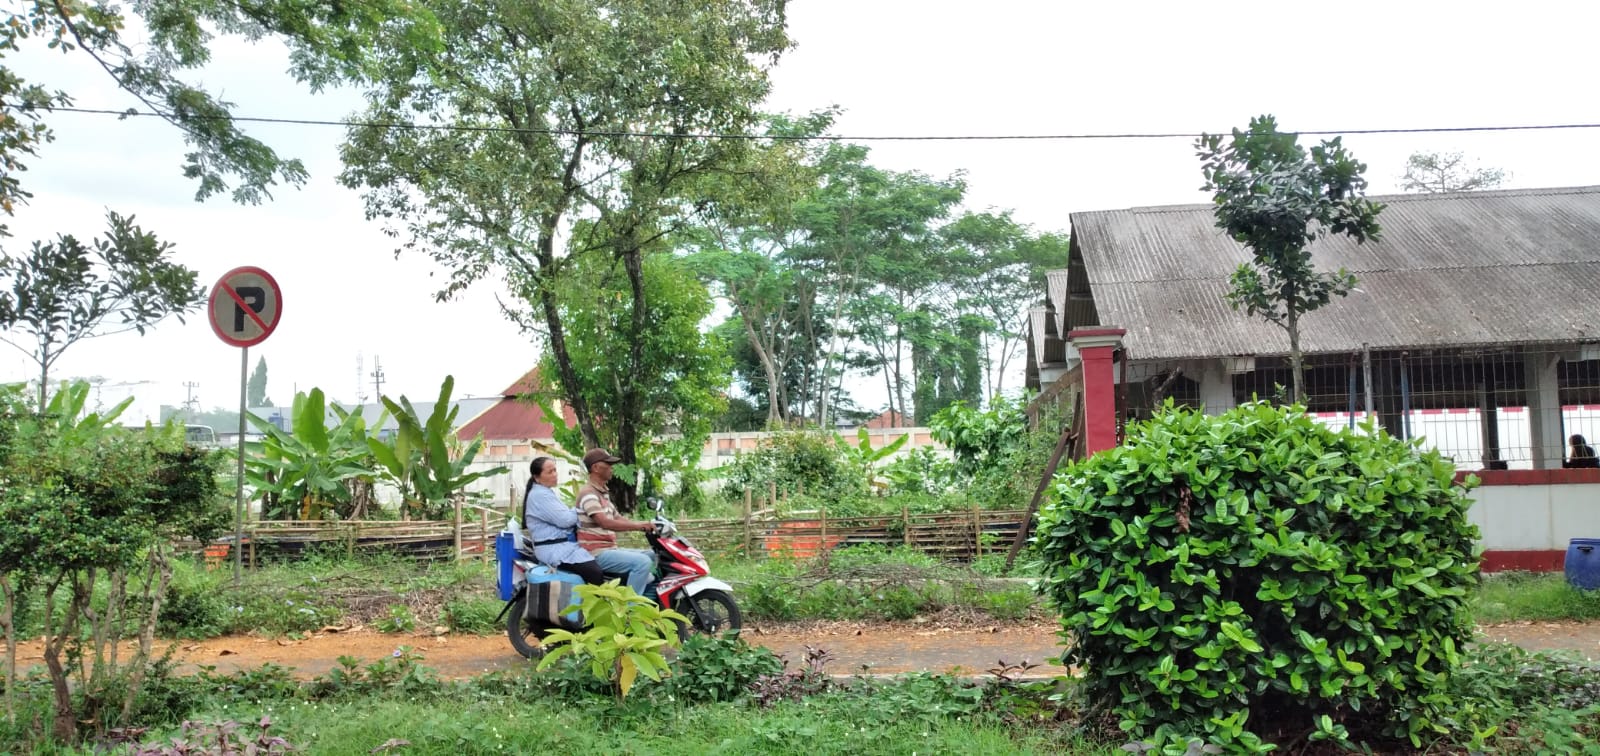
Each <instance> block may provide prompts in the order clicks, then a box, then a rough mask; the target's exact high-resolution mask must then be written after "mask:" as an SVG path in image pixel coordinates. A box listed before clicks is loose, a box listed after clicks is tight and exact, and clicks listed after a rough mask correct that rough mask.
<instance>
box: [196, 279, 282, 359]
mask: <svg viewBox="0 0 1600 756" xmlns="http://www.w3.org/2000/svg"><path fill="white" fill-rule="evenodd" d="M207 311H208V312H209V313H210V315H211V330H212V331H215V332H216V334H217V338H219V339H222V340H223V341H224V342H226V343H228V344H230V345H232V346H236V347H247V346H254V345H256V344H260V343H261V342H263V341H266V339H267V337H268V336H271V335H272V331H273V329H275V328H277V327H278V320H279V319H280V318H282V317H283V291H282V290H280V289H279V288H278V282H277V281H276V280H274V279H273V278H272V274H270V273H268V272H266V271H264V270H262V269H260V268H257V267H255V266H254V265H246V266H243V267H239V268H234V269H233V270H230V271H228V272H227V273H224V274H222V278H220V279H217V285H216V286H213V287H211V302H210V305H209V306H208V307H207Z"/></svg>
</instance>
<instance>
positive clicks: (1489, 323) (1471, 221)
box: [1049, 187, 1600, 360]
mask: <svg viewBox="0 0 1600 756" xmlns="http://www.w3.org/2000/svg"><path fill="white" fill-rule="evenodd" d="M1373 199H1376V200H1378V201H1381V202H1383V203H1385V204H1386V205H1387V207H1386V208H1385V209H1384V210H1383V212H1382V214H1380V215H1379V216H1378V223H1379V224H1380V225H1381V226H1382V228H1383V233H1382V240H1381V241H1377V242H1368V243H1366V244H1360V245H1358V244H1356V243H1354V242H1352V241H1350V240H1348V239H1347V238H1345V237H1342V236H1334V237H1329V238H1325V239H1322V240H1319V241H1318V242H1316V243H1315V244H1314V245H1313V246H1312V252H1313V256H1314V260H1315V264H1316V266H1317V268H1318V269H1319V270H1324V271H1328V270H1336V269H1338V268H1340V267H1344V268H1346V269H1348V270H1349V271H1350V272H1352V273H1354V274H1355V275H1356V277H1357V279H1359V283H1358V284H1357V287H1358V288H1359V289H1360V291H1358V292H1352V293H1351V294H1350V295H1349V296H1347V297H1344V298H1336V299H1334V300H1333V302H1332V303H1330V304H1328V305H1327V306H1325V307H1323V308H1322V309H1320V310H1317V311H1316V312H1315V313H1313V314H1311V315H1310V316H1308V317H1307V318H1306V319H1305V320H1304V321H1302V324H1301V341H1302V349H1303V350H1304V352H1305V353H1306V354H1318V353H1324V354H1326V353H1340V352H1355V351H1359V350H1360V349H1361V348H1362V345H1363V344H1366V345H1369V346H1371V347H1372V348H1373V349H1451V348H1471V347H1481V346H1500V345H1517V344H1552V343H1572V342H1589V341H1600V294H1597V292H1600V187H1571V188H1558V189H1528V190H1515V191H1492V192H1461V193H1454V194H1424V195H1398V196H1385V197H1374V198H1373ZM1212 211H1213V206H1212V205H1177V206H1169V207H1144V208H1133V209H1129V210H1113V211H1104V212H1084V213H1073V214H1072V215H1071V219H1072V248H1071V250H1072V251H1071V260H1070V263H1069V268H1068V270H1067V271H1058V272H1056V273H1054V274H1052V275H1051V276H1050V281H1049V283H1050V286H1049V289H1050V292H1049V294H1050V297H1049V299H1050V303H1051V306H1052V310H1053V313H1052V314H1053V315H1054V317H1055V319H1056V322H1054V323H1051V325H1052V326H1055V328H1054V329H1052V330H1054V331H1055V334H1052V335H1056V334H1059V335H1061V336H1064V335H1065V334H1066V332H1067V331H1069V330H1071V329H1074V328H1084V327H1089V326H1094V325H1104V326H1109V327H1118V328H1125V329H1127V335H1126V336H1125V337H1124V341H1123V343H1124V344H1125V345H1126V347H1127V350H1128V354H1129V357H1130V358H1131V359H1135V360H1152V359H1186V358H1208V357H1222V356H1245V355H1281V354H1286V353H1287V352H1288V341H1287V339H1286V338H1285V336H1284V333H1283V331H1282V330H1281V329H1279V328H1278V327H1276V326H1274V325H1272V324H1270V323H1267V322H1265V321H1263V320H1261V319H1260V318H1253V317H1249V316H1247V315H1245V314H1244V313H1242V312H1235V311H1234V310H1233V309H1232V308H1230V307H1229V306H1228V303H1227V301H1226V300H1225V299H1224V298H1223V294H1224V293H1225V292H1226V291H1227V290H1228V277H1229V275H1230V274H1232V273H1233V271H1234V269H1236V268H1237V267H1238V266H1239V265H1240V264H1241V263H1246V262H1249V260H1250V257H1249V253H1248V251H1247V250H1246V249H1245V248H1244V246H1243V245H1241V244H1239V243H1237V242H1235V241H1233V240H1232V239H1229V238H1228V237H1226V236H1225V235H1224V234H1223V233H1222V232H1221V231H1220V230H1218V229H1217V227H1216V225H1215V217H1214V216H1213V213H1212Z"/></svg>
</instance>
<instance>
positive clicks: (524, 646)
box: [495, 497, 742, 659]
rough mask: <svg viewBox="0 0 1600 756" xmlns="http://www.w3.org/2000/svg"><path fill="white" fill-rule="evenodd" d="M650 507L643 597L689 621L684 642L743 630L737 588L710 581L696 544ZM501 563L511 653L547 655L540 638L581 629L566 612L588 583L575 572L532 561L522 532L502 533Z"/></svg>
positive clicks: (653, 501) (681, 632) (682, 627)
mask: <svg viewBox="0 0 1600 756" xmlns="http://www.w3.org/2000/svg"><path fill="white" fill-rule="evenodd" d="M646 504H647V505H648V506H649V507H650V508H651V509H652V510H653V511H654V512H655V518H654V519H653V520H652V522H653V523H654V524H655V526H656V530H655V532H654V533H646V534H645V540H647V541H649V543H650V550H651V551H653V552H654V553H655V555H656V574H655V579H654V580H652V581H651V582H650V584H649V585H648V586H646V587H645V591H644V596H645V598H649V599H652V600H654V601H655V602H656V603H657V604H658V605H659V606H661V607H662V608H670V609H672V610H674V611H676V612H678V613H679V614H682V615H684V616H685V617H688V618H689V622H688V623H687V624H684V623H679V625H678V636H679V638H684V637H687V636H688V634H689V633H690V632H691V631H692V632H698V633H705V634H707V635H715V634H718V633H723V632H728V631H733V632H738V630H739V629H740V627H741V625H742V619H741V617H740V615H739V605H738V604H737V603H735V602H734V600H733V587H732V586H730V585H728V584H727V583H726V582H723V581H721V580H718V579H716V578H714V577H711V565H710V564H709V563H708V562H707V561H706V558H705V555H704V554H702V553H700V550H699V549H698V548H695V546H694V544H693V543H691V542H690V541H689V539H688V538H685V537H684V536H683V535H681V534H679V533H678V528H677V525H675V524H674V523H673V522H672V520H670V519H668V518H667V516H666V514H664V513H663V508H664V505H663V503H662V501H661V500H660V499H658V498H654V497H652V498H649V499H647V500H646ZM495 552H496V554H497V556H498V557H499V559H500V579H499V588H500V598H501V599H502V600H504V601H505V602H506V606H505V608H504V609H502V610H501V612H500V614H501V615H502V616H504V617H505V618H506V635H507V636H508V637H509V638H510V640H511V646H512V648H515V649H516V650H517V653H519V654H521V655H522V656H524V657H526V658H529V659H537V658H539V657H541V656H543V655H544V648H543V646H542V645H541V643H540V639H541V638H543V637H544V635H545V634H546V633H548V632H549V631H551V630H553V629H556V628H562V629H567V630H581V629H582V628H583V620H582V617H581V616H579V614H578V612H577V611H576V610H574V611H565V610H566V609H567V608H568V607H571V606H572V604H574V603H575V601H574V598H575V596H574V594H573V593H572V588H573V587H574V586H578V585H583V579H582V578H580V577H578V576H577V575H574V574H572V573H570V572H564V571H561V570H557V569H554V568H552V567H549V566H547V565H543V564H540V563H539V562H538V560H537V559H535V558H534V556H533V545H532V544H531V543H528V540H527V538H526V536H525V535H524V534H523V532H522V530H521V528H520V527H519V528H515V529H512V528H510V527H509V526H508V529H507V531H505V532H502V533H501V534H500V537H499V538H498V539H497V540H496V543H495ZM606 577H607V578H614V579H617V580H619V581H620V580H623V579H624V578H625V577H626V576H625V575H622V574H614V573H609V572H608V573H606Z"/></svg>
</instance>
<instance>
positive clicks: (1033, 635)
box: [18, 622, 1600, 678]
mask: <svg viewBox="0 0 1600 756" xmlns="http://www.w3.org/2000/svg"><path fill="white" fill-rule="evenodd" d="M1482 632H1483V638H1484V639H1485V640H1490V641H1505V642H1510V643H1515V644H1517V645H1519V646H1522V647H1524V648H1527V649H1530V650H1550V649H1565V650H1571V651H1576V652H1578V653H1580V654H1583V655H1584V656H1586V657H1588V658H1590V659H1600V623H1572V622H1523V623H1513V624H1506V625H1496V626H1491V627H1485V628H1483V629H1482ZM745 638H746V640H748V641H749V642H750V643H751V644H753V645H758V646H764V647H766V648H769V649H771V650H772V651H773V652H775V653H777V654H779V655H781V656H783V657H784V658H785V659H786V660H788V662H789V663H790V667H791V668H794V667H795V666H798V665H799V664H800V663H801V661H802V659H803V658H804V655H805V651H806V647H807V646H811V647H815V648H820V649H823V650H825V651H827V652H828V654H829V657H828V659H829V660H828V661H827V663H826V664H825V666H824V670H825V671H827V672H830V673H833V674H836V675H850V674H858V673H866V674H896V673H902V672H916V671H930V672H954V673H959V674H984V673H986V672H987V671H989V670H991V669H993V668H995V667H997V666H1000V665H1001V664H1002V663H1004V664H1018V663H1021V662H1024V661H1026V662H1029V663H1032V664H1038V665H1041V666H1039V667H1037V668H1035V669H1033V670H1032V672H1031V675H1043V676H1049V675H1055V674H1061V673H1062V672H1063V671H1064V670H1063V668H1062V667H1060V666H1058V665H1056V664H1055V662H1054V659H1055V657H1057V656H1058V655H1059V654H1060V646H1059V641H1058V639H1057V637H1056V634H1055V626H1054V625H1052V624H1026V625H1018V624H998V625H973V626H942V627H941V626H931V625H930V624H928V623H916V622H905V623H885V622H873V623H815V624H809V625H762V624H757V625H753V626H749V627H747V628H746V630H745ZM402 645H404V646H410V647H411V648H412V649H414V650H415V651H417V652H419V653H421V654H422V655H423V657H424V659H425V661H424V662H423V663H424V664H426V665H427V666H429V667H431V668H432V669H434V670H435V671H437V672H438V673H439V674H440V675H442V676H445V677H452V678H461V677H472V676H476V675H480V674H483V673H485V672H492V671H497V670H510V669H516V668H518V667H519V666H521V665H523V664H525V663H526V662H524V661H523V659H522V658H521V657H519V656H517V654H516V652H515V651H513V650H512V649H511V645H510V643H509V642H508V641H507V640H506V638H505V636H503V635H491V636H477V635H452V634H437V635H435V634H385V633H379V632H377V631H375V630H371V629H368V628H341V629H337V630H335V629H332V628H330V629H329V630H328V631H325V632H320V633H314V634H312V635H311V636H310V637H308V638H305V639H303V640H290V639H277V638H258V637H253V636H229V637H224V638H213V639H211V640H205V641H178V648H177V653H176V657H177V658H178V659H179V660H180V662H181V663H182V664H183V665H184V666H185V667H186V668H188V669H194V668H197V667H201V666H212V667H215V668H216V669H217V671H219V672H230V671H234V670H239V669H253V668H256V667H260V666H261V665H262V664H265V663H272V664H278V665H282V666H285V667H292V668H293V669H294V670H295V672H296V674H298V675H299V676H302V677H311V676H314V675H320V674H325V673H326V672H328V671H329V670H330V669H333V668H334V667H336V666H338V664H339V661H338V660H339V657H341V656H350V657H354V658H356V659H358V660H360V661H361V663H363V664H365V663H368V662H372V661H375V660H378V659H381V658H384V657H387V656H390V655H391V654H393V653H394V651H395V649H397V648H398V647H400V646H402ZM163 648H164V646H163ZM18 656H19V661H20V662H21V663H22V664H23V665H24V666H26V665H28V664H30V663H38V662H40V660H41V658H42V657H41V656H40V649H39V644H38V643H37V642H31V643H25V644H23V645H22V647H21V648H19V653H18Z"/></svg>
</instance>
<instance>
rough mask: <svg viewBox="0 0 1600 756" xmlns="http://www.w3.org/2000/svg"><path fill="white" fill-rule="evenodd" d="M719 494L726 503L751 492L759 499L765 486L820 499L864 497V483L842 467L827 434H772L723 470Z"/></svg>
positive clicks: (841, 459)
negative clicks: (860, 494)
mask: <svg viewBox="0 0 1600 756" xmlns="http://www.w3.org/2000/svg"><path fill="white" fill-rule="evenodd" d="M723 470H724V474H723V476H722V477H723V486H722V494H723V496H724V497H726V498H727V499H728V500H729V501H739V500H742V499H743V498H744V492H745V491H747V490H748V491H751V492H753V493H755V495H756V496H757V497H758V498H759V497H761V496H763V495H765V494H766V493H767V486H768V484H769V483H771V484H774V485H775V486H776V487H777V490H778V493H780V494H788V495H793V494H797V493H800V492H802V491H803V492H805V493H810V494H814V495H817V496H821V497H837V496H846V495H850V494H859V493H864V492H865V490H866V483H865V481H864V480H862V479H861V478H860V477H858V476H857V475H856V473H855V472H854V471H852V470H851V469H850V466H849V465H848V464H846V463H845V453H844V450H843V449H841V448H840V447H839V444H838V442H837V441H835V440H834V437H833V436H832V435H830V434H823V433H819V432H815V431H784V432H781V433H774V434H772V435H771V436H768V437H767V438H765V439H764V440H762V442H761V446H760V448H758V449H756V450H755V451H753V452H750V453H748V454H740V455H739V456H738V457H736V458H735V459H734V461H733V462H730V463H729V464H728V465H726V466H725V467H724V468H723Z"/></svg>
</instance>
